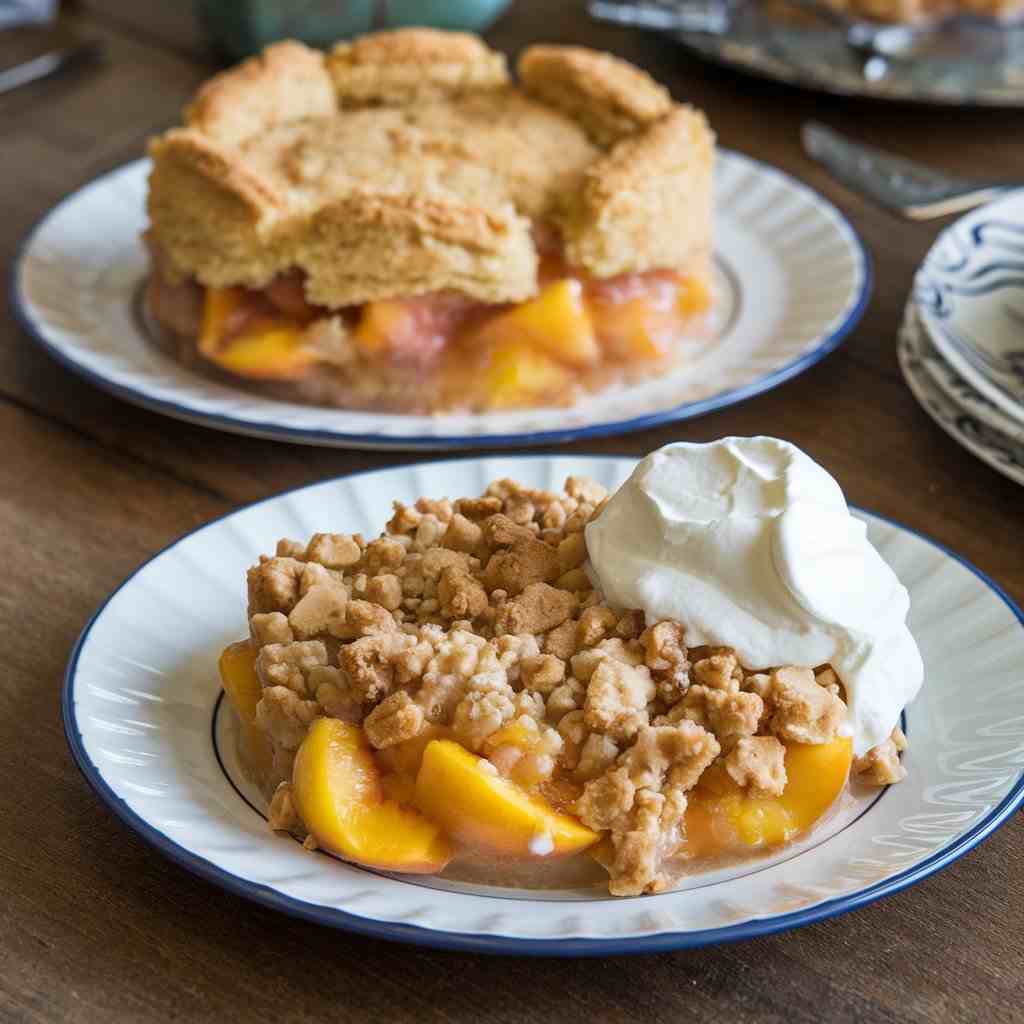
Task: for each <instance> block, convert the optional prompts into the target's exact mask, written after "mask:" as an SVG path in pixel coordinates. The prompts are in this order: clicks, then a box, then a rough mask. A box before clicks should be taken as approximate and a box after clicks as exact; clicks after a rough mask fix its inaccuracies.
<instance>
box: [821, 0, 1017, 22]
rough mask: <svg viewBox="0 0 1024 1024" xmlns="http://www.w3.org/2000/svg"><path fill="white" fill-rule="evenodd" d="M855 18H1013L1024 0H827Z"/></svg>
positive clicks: (896, 20)
mask: <svg viewBox="0 0 1024 1024" xmlns="http://www.w3.org/2000/svg"><path fill="white" fill-rule="evenodd" d="M824 2H825V3H826V4H827V6H829V7H831V8H832V9H833V10H835V11H838V12H839V13H841V14H844V15H847V16H849V17H851V18H869V19H871V20H873V21H892V22H927V21H938V20H941V19H946V18H954V17H958V16H970V17H980V18H995V19H997V20H1000V21H1009V20H1011V19H1014V18H1019V17H1020V15H1021V12H1024V0H824Z"/></svg>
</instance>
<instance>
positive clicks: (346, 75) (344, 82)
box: [327, 28, 508, 107]
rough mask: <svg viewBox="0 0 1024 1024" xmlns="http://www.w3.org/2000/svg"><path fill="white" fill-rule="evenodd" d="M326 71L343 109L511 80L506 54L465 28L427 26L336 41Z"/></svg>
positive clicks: (414, 100) (495, 85)
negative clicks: (489, 46)
mask: <svg viewBox="0 0 1024 1024" xmlns="http://www.w3.org/2000/svg"><path fill="white" fill-rule="evenodd" d="M327 72H328V74H329V75H330V77H331V79H332V80H333V82H334V88H335V90H336V92H337V96H338V102H339V104H340V105H341V106H342V107H357V106H364V105H369V104H406V103H417V102H422V101H424V100H432V99H441V98H443V97H446V96H458V95H462V94H465V93H467V92H473V91H479V90H484V89H497V88H500V87H501V86H503V85H506V84H508V68H507V65H506V62H505V57H504V54H500V53H495V52H494V51H492V50H489V49H488V48H487V46H485V45H484V43H483V42H482V40H480V39H478V38H477V37H476V36H471V35H468V34H467V33H465V32H441V31H438V30H437V29H429V28H407V29H397V30H396V31H394V32H378V33H375V34H373V35H368V36H363V37H361V38H360V39H356V40H354V41H353V42H350V43H338V44H337V45H336V46H335V47H334V49H333V50H331V52H330V55H329V56H328V57H327Z"/></svg>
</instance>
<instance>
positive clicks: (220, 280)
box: [146, 29, 714, 413]
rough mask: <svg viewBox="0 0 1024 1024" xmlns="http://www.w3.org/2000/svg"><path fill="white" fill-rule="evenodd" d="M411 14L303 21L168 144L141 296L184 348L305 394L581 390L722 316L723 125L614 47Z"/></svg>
mask: <svg viewBox="0 0 1024 1024" xmlns="http://www.w3.org/2000/svg"><path fill="white" fill-rule="evenodd" d="M517 70H518V83H517V84H513V83H512V82H511V80H510V78H509V74H508V71H507V68H506V63H505V58H504V57H503V56H502V55H501V54H498V53H495V52H493V51H491V50H490V49H488V48H487V46H485V44H484V43H483V42H482V41H481V40H479V39H477V38H476V37H474V36H469V35H463V34H460V33H450V32H440V31H435V30H429V29H403V30H399V31H394V32H384V33H379V34H376V35H370V36H365V37H362V38H360V39H357V40H356V41H354V42H348V43H340V44H338V45H337V46H336V47H335V48H334V49H333V50H332V51H331V52H330V53H329V54H327V55H326V56H325V55H324V54H322V53H320V52H318V51H315V50H312V49H309V48H307V47H305V46H303V45H301V44H300V43H296V42H283V43H278V44H275V45H274V46H271V47H269V48H268V49H267V50H265V51H264V52H263V54H262V55H261V56H259V57H256V58H253V59H252V60H249V61H247V62H245V63H244V64H242V65H240V66H238V67H236V68H234V69H232V70H229V71H227V72H224V73H222V74H219V75H217V76H215V77H214V78H213V79H212V80H211V81H209V82H208V83H206V85H204V86H203V87H202V88H201V89H200V90H199V92H198V94H197V96H196V98H195V100H194V101H193V103H192V104H191V106H189V108H188V110H187V111H186V114H185V125H184V127H180V128H174V129H172V130H171V131H168V132H166V133H165V134H164V135H162V136H160V137H159V138H157V139H155V140H154V141H153V143H152V144H151V147H150V153H151V156H152V160H153V170H152V174H151V176H150V180H149V198H148V212H149V219H150V227H149V230H148V232H147V234H146V241H147V244H148V246H149V249H150V252H151V255H152V274H151V276H150V280H149V283H148V287H147V293H146V307H147V310H148V314H149V316H150V319H151V320H152V321H154V322H155V325H156V327H157V328H158V333H159V335H160V338H161V340H162V341H163V342H164V343H165V344H166V345H167V346H169V347H170V348H171V350H172V351H173V352H174V354H175V355H176V356H177V357H178V358H179V359H181V360H183V361H185V362H187V363H189V364H192V365H195V366H197V367H199V368H202V369H205V370H208V371H210V372H212V373H214V374H216V375H219V376H220V377H222V378H226V379H230V380H232V381H233V382H235V383H240V384H245V385H246V386H248V387H252V388H257V389H259V390H261V391H263V392H264V393H269V394H272V395H275V396H279V397H283V398H287V399H292V400H296V401H302V402H310V403H316V404H322V405H333V406H339V407H348V408H363V409H382V410H395V411H401V412H417V413H429V412H437V411H446V410H460V409H461V410H488V409H505V408H513V407H527V406H538V405H546V404H570V403H571V402H573V401H574V400H575V397H576V396H577V395H578V394H580V393H582V392H586V391H595V390H599V389H601V388H604V387H607V386H609V385H611V384H613V383H616V382H619V381H629V380H633V379H636V378H639V377H643V376H651V375H654V374H656V373H659V372H663V371H664V370H665V368H666V367H668V366H670V365H673V364H674V363H676V362H678V361H679V360H681V359H686V358H687V357H688V356H690V357H692V356H693V355H694V354H695V352H696V350H697V348H698V347H699V346H700V345H702V344H703V341H702V339H703V338H705V337H706V335H707V334H708V330H709V328H708V324H707V319H708V312H709V309H710V305H711V291H710V288H711V285H710V255H711V203H712V196H711V181H712V164H713V157H714V139H713V136H712V134H711V132H710V130H709V129H708V126H707V123H706V121H705V119H704V117H703V115H702V114H700V113H699V112H697V111H696V110H694V109H692V108H690V107H688V106H683V105H679V104H676V103H674V102H673V101H672V99H671V97H670V96H669V94H668V92H667V90H665V89H664V88H662V87H661V86H660V85H658V84H657V83H656V82H654V81H653V80H652V79H651V78H650V77H649V76H648V75H646V74H645V73H644V72H642V71H640V70H639V69H638V68H635V67H633V66H632V65H630V64H627V63H625V62H624V61H621V60H618V59H616V58H614V57H612V56H610V55H608V54H602V53H596V52H593V51H589V50H584V49H580V48H574V47H562V46H533V47H530V48H529V49H527V50H526V51H525V53H524V54H523V55H522V57H521V59H520V60H519V63H518V68H517Z"/></svg>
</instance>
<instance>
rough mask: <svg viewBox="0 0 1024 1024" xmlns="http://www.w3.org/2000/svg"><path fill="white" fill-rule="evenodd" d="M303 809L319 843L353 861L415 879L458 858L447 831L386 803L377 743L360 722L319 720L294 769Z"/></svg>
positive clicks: (298, 800) (393, 803) (302, 814)
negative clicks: (375, 756)
mask: <svg viewBox="0 0 1024 1024" xmlns="http://www.w3.org/2000/svg"><path fill="white" fill-rule="evenodd" d="M292 797H293V799H294V801H295V807H296V810H297V811H298V812H299V817H300V818H302V820H303V822H304V823H305V825H306V828H307V829H309V831H310V833H311V834H312V836H313V838H314V839H315V840H316V841H317V843H318V845H319V846H321V847H322V848H323V849H325V850H329V851H330V852H331V853H335V854H337V855H338V856H339V857H343V858H344V859H345V860H350V861H354V862H355V863H357V864H363V865H365V866H366V867H371V868H379V869H380V870H382V871H400V872H405V873H409V874H435V873H436V872H438V871H440V870H442V869H443V868H444V866H445V865H446V864H447V863H448V861H449V860H451V857H452V848H451V845H450V844H449V843H448V841H447V840H446V839H445V837H444V836H443V835H442V834H441V830H440V829H439V828H438V827H437V825H435V824H434V823H433V822H431V821H428V820H427V819H426V818H424V817H423V815H421V814H420V813H419V812H417V811H415V810H413V809H412V808H409V807H403V806H402V805H401V804H399V803H397V802H396V801H394V800H385V799H384V792H383V789H382V786H381V778H380V772H379V771H378V769H377V765H376V763H375V762H374V760H373V754H372V752H371V750H370V745H369V743H367V741H366V737H365V736H364V735H363V730H362V729H360V728H359V726H357V725H352V724H351V723H349V722H342V721H339V720H338V719H336V718H319V719H317V720H316V721H315V722H314V723H313V724H312V726H310V729H309V732H308V733H307V734H306V738H305V739H304V740H303V741H302V745H301V746H300V747H299V751H298V753H297V754H296V755H295V766H294V768H293V770H292Z"/></svg>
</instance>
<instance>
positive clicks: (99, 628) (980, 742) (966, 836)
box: [63, 456, 1024, 956]
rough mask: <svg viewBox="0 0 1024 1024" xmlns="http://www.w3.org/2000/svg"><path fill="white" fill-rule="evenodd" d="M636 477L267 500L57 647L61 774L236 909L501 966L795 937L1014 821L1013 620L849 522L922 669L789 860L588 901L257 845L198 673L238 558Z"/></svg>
mask: <svg viewBox="0 0 1024 1024" xmlns="http://www.w3.org/2000/svg"><path fill="white" fill-rule="evenodd" d="M634 464H635V462H634V460H632V459H626V458H613V457H604V456H592V457H586V456H579V457H576V456H574V457H569V456H533V457H529V456H516V457H494V458H484V459H480V458H477V459H473V460H455V461H447V462H435V463H430V464H422V465H418V466H411V467H398V468H393V469H386V470H377V471H373V472H369V473H363V474H356V475H354V476H351V477H346V478H340V479H335V480H329V481H325V482H324V483H320V484H315V485H312V486H309V487H305V488H302V489H299V490H296V491H292V492H288V493H285V494H282V495H280V496H278V497H275V498H270V499H268V500H266V501H263V502H260V503H258V504H256V505H252V506H250V507H248V508H245V509H242V510H240V511H237V512H234V513H231V514H230V515H228V516H226V517H224V518H223V519H220V520H217V521H215V522H213V523H210V524H209V525H207V526H204V527H202V528H200V529H199V530H197V531H195V532H194V533H191V534H189V535H187V536H185V537H183V538H182V539H181V540H179V541H177V542H175V543H174V544H171V545H170V547H168V548H166V549H165V550H164V551H162V552H161V553H160V554H158V555H157V556H156V557H155V558H153V559H152V560H150V561H149V562H147V563H146V564H145V565H143V566H142V567H140V568H139V569H138V570H136V572H134V573H133V574H132V575H131V576H130V577H129V578H128V579H127V580H126V581H125V582H124V583H123V584H122V585H121V586H120V587H119V588H118V589H117V590H116V591H115V592H114V594H113V595H111V597H110V598H109V599H108V600H107V601H106V602H105V603H104V604H103V606H102V607H101V608H100V609H99V611H98V612H97V613H96V614H95V616H94V617H93V618H92V620H91V621H90V622H89V624H88V625H87V626H86V628H85V630H84V631H83V633H82V636H81V637H80V639H79V641H78V643H77V645H76V646H75V649H74V652H73V654H72V656H71V660H70V663H69V666H68V670H67V675H66V679H65V684H64V692H63V712H64V721H65V730H66V733H67V737H68V741H69V743H70V745H71V749H72V751H73V753H74V756H75V758H76V760H77V762H78V764H79V766H80V768H81V769H82V771H83V773H84V774H85V776H86V778H87V779H88V781H89V782H90V784H91V785H92V786H93V787H94V788H95V790H96V791H97V793H98V794H99V795H100V797H101V798H102V799H103V800H104V801H105V802H106V803H107V805H108V806H109V807H110V809H111V810H112V811H113V812H114V813H115V814H117V815H118V816H119V817H120V818H121V819H122V820H123V821H124V822H125V824H127V825H128V827H129V828H131V829H133V830H134V831H136V832H137V833H139V834H140V835H141V836H143V837H144V838H145V839H146V840H147V841H148V842H149V843H151V844H152V846H153V847H154V849H155V850H157V851H159V852H160V853H162V854H164V855H166V856H168V857H170V858H171V859H173V860H175V861H176V862H178V863H179V864H181V865H183V866H185V867H187V868H188V869H190V870H191V871H193V872H195V873H196V874H197V875H199V876H200V877H202V878H204V879H206V880H207V881H210V882H213V883H214V884H216V885H220V886H222V887H224V888H225V889H228V890H230V891H232V892H234V893H237V894H239V895H242V896H245V897H247V898H248V899H251V900H253V901H254V902H257V903H260V904H263V905H264V906H268V907H272V908H275V909H278V910H281V911H283V912H285V913H289V914H293V915H295V916H298V917H302V918H305V919H307V920H310V921H316V922H319V923H322V924H325V925H329V926H332V927H337V928H342V929H346V930H350V931H354V932H358V933H361V934H365V935H372V936H377V937H381V938H388V939H396V940H401V941H406V942H413V943H419V944H422V945H429V946H437V947H447V948H456V949H463V950H476V951H484V952H494V953H509V954H536V955H561V956H575V955H588V954H602V955H604V954H613V953H627V952H628V953H638V952H653V951H658V950H668V949H676V948H681V947H689V946H699V945H705V944H708V943H714V942H722V941H727V940H733V939H741V938H749V937H753V936H757V935H763V934H766V933H769V932H774V931H779V930H781V929H785V928H792V927H796V926H798V925H803V924H808V923H810V922H813V921H818V920H822V919H824V918H828V917H832V916H835V915H836V914H840V913H843V912H845V911H848V910H852V909H854V908H856V907H858V906H861V905H863V904H865V903H869V902H871V901H872V900H875V899H878V898H879V897H881V896H886V895H889V894H891V893H894V892H897V891H898V890H900V889H902V888H904V887H906V886H908V885H911V884H913V883H914V882H917V881H919V880H921V879H922V878H925V877H926V876H928V875H930V874H931V873H932V872H934V871H937V870H939V869H940V868H942V867H944V866H945V865H947V864H949V863H950V862H951V861H953V860H955V859H956V858H957V857H959V856H961V855H962V854H963V853H965V852H966V851H967V850H969V849H971V848H972V847H973V846H975V845H976V844H977V843H979V842H980V841H981V840H982V839H984V838H985V837H986V836H987V835H988V834H989V833H991V832H992V831H993V829H995V828H996V827H998V826H999V825H1000V824H1001V823H1002V822H1004V821H1005V820H1006V819H1007V818H1008V817H1009V816H1010V815H1011V814H1012V813H1013V812H1014V811H1015V810H1016V809H1017V807H1018V806H1019V805H1020V804H1021V802H1022V800H1024V769H1022V765H1024V756H1022V755H1024V614H1022V612H1021V611H1020V609H1019V608H1017V607H1016V606H1015V605H1014V604H1013V602H1012V601H1011V600H1010V599H1009V597H1007V595H1006V594H1005V593H1003V592H1002V591H1001V590H1000V589H999V587H998V586H997V585H996V584H995V583H994V582H992V581H991V580H990V579H988V578H987V577H986V576H985V575H984V574H982V573H981V572H979V571H978V570H977V569H975V568H973V567H972V566H971V565H969V564H968V563H966V562H964V561H963V560H962V559H960V558H958V557H957V556H956V555H954V554H953V553H951V552H949V551H947V550H945V549H944V548H942V547H941V546H939V545H938V544H936V543H935V542H934V541H931V540H928V539H927V538H925V537H923V536H921V535H919V534H917V533H915V532H914V531H912V530H910V529H907V528H906V527H904V526H900V525H899V524H897V523H894V522H891V521H889V520H886V519H883V518H881V517H879V516H876V515H873V514H870V513H866V512H865V513H860V514H861V515H862V516H863V517H864V519H865V520H866V521H867V523H868V526H869V530H870V535H871V537H872V539H873V541H874V542H875V544H876V545H877V546H878V548H879V550H880V551H881V553H882V555H883V556H884V557H885V558H886V559H887V561H888V562H889V563H890V564H891V565H892V566H893V568H894V569H895V571H896V573H897V574H898V575H899V577H900V579H901V580H902V581H903V582H904V583H905V584H906V586H907V587H908V589H909V590H910V595H911V602H912V610H911V615H910V626H911V629H912V630H913V632H914V635H915V637H916V638H917V640H918V643H919V644H920V646H921V650H922V653H923V656H924V661H925V666H926V683H925V687H924V689H923V691H922V693H921V695H920V696H919V697H918V699H917V700H916V701H915V702H914V703H913V704H912V705H911V706H910V708H909V709H908V710H907V714H906V716H905V727H906V730H907V733H908V735H909V737H910V749H909V751H908V752H907V754H906V760H905V764H906V767H907V769H908V772H909V774H908V778H907V779H906V781H904V782H902V783H900V784H899V785H897V786H893V787H890V788H889V789H886V790H882V791H875V792H874V793H873V794H872V795H870V796H865V797H862V798H858V799H854V800H852V801H851V803H850V804H849V805H848V806H842V807H841V809H840V810H838V811H836V812H835V813H833V814H832V815H831V816H830V817H829V818H828V819H827V820H826V821H825V822H824V823H822V825H821V826H820V827H819V829H818V830H817V831H816V832H815V833H814V835H813V836H812V837H811V838H810V839H808V840H805V841H804V842H803V843H801V844H800V845H799V846H797V847H791V848H787V849H786V850H784V851H783V852H782V853H779V854H776V855H774V856H769V857H766V858H764V859H762V860H759V861H755V862H749V863H747V864H744V865H741V866H738V867H732V868H727V869H722V870H719V871H716V872H713V873H709V874H702V875H697V876H694V877H691V878H690V879H689V880H688V881H687V882H686V883H685V884H683V885H682V886H681V888H679V889H678V890H675V891H672V892H666V893H662V894H659V895H657V896H646V897H637V898H629V899H615V898H612V897H609V896H608V895H607V894H606V893H605V894H602V893H601V892H599V891H595V890H593V889H551V890H543V891H538V890H524V889H516V888H511V887H503V886H498V885H490V886H485V885H470V884H463V883H459V882H456V881H452V880H450V879H445V878H432V877H423V876H418V877H416V878H401V877H398V876H389V875H384V874H379V873H376V872H372V871H367V870H363V869H360V868H357V867H354V866H352V865H348V864H345V863H342V862H341V861H338V860H334V859H332V858H331V857H329V856H327V855H326V854H323V853H316V854H309V853H306V852H305V851H304V850H303V849H302V848H301V846H300V845H299V844H298V843H296V842H295V841H294V840H292V839H290V838H287V837H284V836H280V835H275V834H273V833H271V832H269V831H268V830H267V827H266V822H265V821H264V818H263V812H264V810H265V804H264V802H263V801H262V799H261V798H260V797H259V796H258V794H255V793H253V792H252V790H251V788H250V787H248V786H247V785H246V784H245V783H244V780H243V779H242V778H241V776H240V773H239V772H238V769H237V764H236V763H235V761H234V758H233V756H232V749H233V745H232V730H231V725H230V722H229V721H228V716H226V715H222V714H220V711H221V705H220V701H219V700H218V696H219V692H220V690H219V686H218V683H217V670H216V660H217V655H218V653H219V651H220V649H221V647H222V646H223V645H224V644H225V643H227V642H228V641H231V640H233V639H235V638H237V636H238V635H239V634H240V633H241V632H242V624H243V623H244V614H245V609H244V597H243V593H242V589H243V588H242V578H243V577H242V574H243V572H244V570H245V568H246V566H247V565H249V564H250V562H251V561H253V559H254V557H255V555H256V554H257V553H258V552H260V551H266V550H268V549H270V548H272V546H273V544H274V542H275V541H276V539H277V538H278V537H281V536H302V535H309V534H311V533H312V532H314V531H316V530H323V529H327V530H344V531H362V532H363V533H375V532H377V530H378V529H379V527H380V524H381V523H382V522H383V521H384V520H385V519H386V518H387V517H388V515H389V514H390V502H391V501H392V499H396V498H397V499H402V500H405V501H410V500H413V499H415V498H416V497H418V496H420V495H423V494H434V495H442V494H447V495H451V496H456V495H463V494H474V493H480V492H481V491H482V490H483V489H484V487H485V486H486V484H487V483H488V482H489V481H490V480H492V479H495V478H497V477H503V476H511V477H515V478H517V479H520V480H522V481H524V482H525V483H527V484H529V485H532V486H539V487H550V486H552V485H560V483H561V481H562V480H564V478H565V477H566V476H567V475H569V474H570V473H586V474H589V475H591V476H593V477H595V478H596V479H598V480H600V481H601V482H602V483H604V484H605V485H607V486H609V487H616V486H618V484H620V483H621V482H622V481H623V480H624V479H625V478H626V476H627V475H628V474H629V472H630V471H631V469H632V467H633V465H634ZM965 679H970V680H971V681H972V682H971V694H970V700H969V701H967V700H965V698H964V689H963V685H964V680H965ZM200 897H201V894H200ZM240 909H242V908H241V907H240ZM894 909H898V906H896V907H894Z"/></svg>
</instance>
